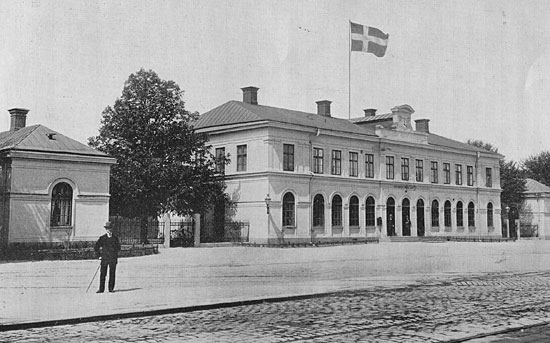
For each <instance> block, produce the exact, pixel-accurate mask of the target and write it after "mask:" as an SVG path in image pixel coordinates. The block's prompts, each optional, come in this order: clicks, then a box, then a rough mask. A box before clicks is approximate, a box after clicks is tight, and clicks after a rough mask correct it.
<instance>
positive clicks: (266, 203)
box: [264, 193, 271, 214]
mask: <svg viewBox="0 0 550 343" xmlns="http://www.w3.org/2000/svg"><path fill="white" fill-rule="evenodd" d="M264 200H265V209H266V210H267V214H269V203H270V202H271V198H270V197H269V193H267V196H266V197H265V199H264Z"/></svg>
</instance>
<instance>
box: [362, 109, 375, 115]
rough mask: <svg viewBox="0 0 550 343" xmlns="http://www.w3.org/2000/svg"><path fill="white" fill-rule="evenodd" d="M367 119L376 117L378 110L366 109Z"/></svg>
mask: <svg viewBox="0 0 550 343" xmlns="http://www.w3.org/2000/svg"><path fill="white" fill-rule="evenodd" d="M363 111H364V112H365V117H374V116H375V115H376V108H365V109H364V110H363Z"/></svg>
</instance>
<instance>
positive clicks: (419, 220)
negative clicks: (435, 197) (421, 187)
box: [416, 199, 425, 237]
mask: <svg viewBox="0 0 550 343" xmlns="http://www.w3.org/2000/svg"><path fill="white" fill-rule="evenodd" d="M416 230H417V235H418V236H419V237H423V236H424V233H425V229H424V200H422V199H418V201H417V202H416Z"/></svg>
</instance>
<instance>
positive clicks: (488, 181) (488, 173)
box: [485, 168, 493, 187]
mask: <svg viewBox="0 0 550 343" xmlns="http://www.w3.org/2000/svg"><path fill="white" fill-rule="evenodd" d="M485 187H493V170H492V169H491V168H485Z"/></svg>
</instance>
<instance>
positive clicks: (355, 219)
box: [349, 195, 359, 226]
mask: <svg viewBox="0 0 550 343" xmlns="http://www.w3.org/2000/svg"><path fill="white" fill-rule="evenodd" d="M349 226H359V198H357V197H356V196H355V195H354V196H352V197H351V198H350V199H349Z"/></svg>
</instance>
